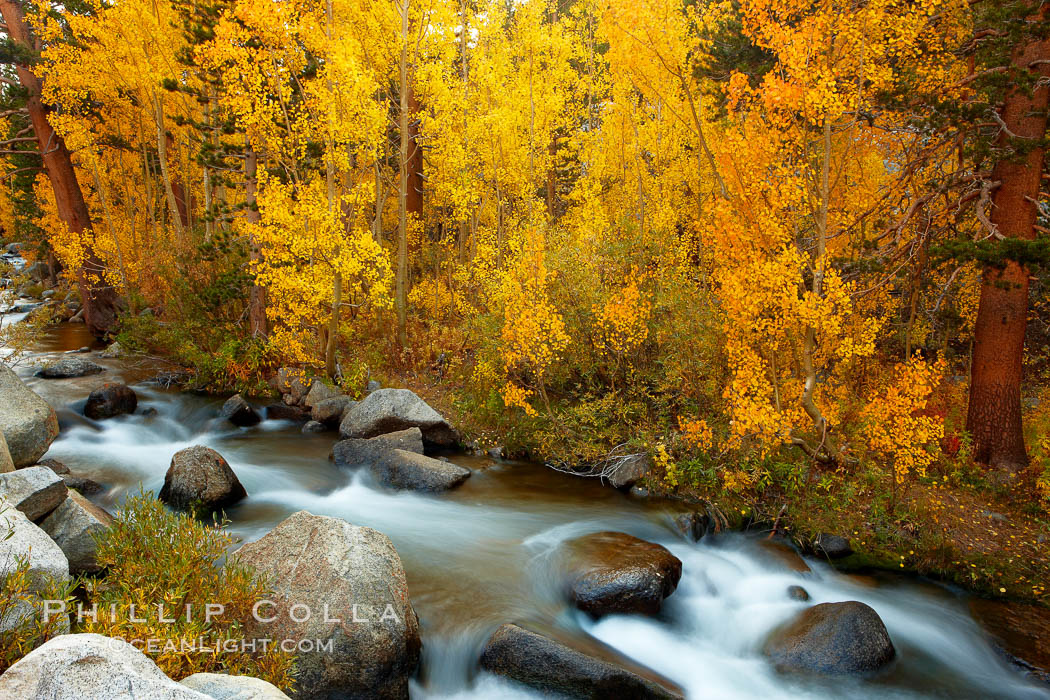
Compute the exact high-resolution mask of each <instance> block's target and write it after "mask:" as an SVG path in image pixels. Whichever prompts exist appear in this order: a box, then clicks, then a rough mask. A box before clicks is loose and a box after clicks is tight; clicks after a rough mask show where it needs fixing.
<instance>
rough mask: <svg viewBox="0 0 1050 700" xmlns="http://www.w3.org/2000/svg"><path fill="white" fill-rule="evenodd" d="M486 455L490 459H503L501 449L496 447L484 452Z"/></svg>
mask: <svg viewBox="0 0 1050 700" xmlns="http://www.w3.org/2000/svg"><path fill="white" fill-rule="evenodd" d="M486 454H487V455H488V456H489V457H490V458H492V459H503V448H502V447H499V446H496V447H490V448H489V449H488V450H486Z"/></svg>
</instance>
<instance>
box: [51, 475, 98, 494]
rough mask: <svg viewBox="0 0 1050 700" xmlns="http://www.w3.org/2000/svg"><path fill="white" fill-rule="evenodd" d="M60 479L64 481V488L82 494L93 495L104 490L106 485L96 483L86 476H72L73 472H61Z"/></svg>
mask: <svg viewBox="0 0 1050 700" xmlns="http://www.w3.org/2000/svg"><path fill="white" fill-rule="evenodd" d="M62 481H64V482H65V484H66V488H67V489H70V490H71V491H77V492H79V493H81V494H82V495H84V496H93V495H95V494H96V493H102V492H103V491H105V490H106V487H105V486H103V485H102V484H100V483H98V482H97V481H95V480H94V479H89V478H87V477H86V476H74V475H73V474H63V475H62Z"/></svg>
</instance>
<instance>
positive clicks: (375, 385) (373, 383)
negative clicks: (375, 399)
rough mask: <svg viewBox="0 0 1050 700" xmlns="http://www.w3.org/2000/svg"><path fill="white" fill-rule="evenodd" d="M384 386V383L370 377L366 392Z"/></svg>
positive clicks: (369, 392) (368, 392)
mask: <svg viewBox="0 0 1050 700" xmlns="http://www.w3.org/2000/svg"><path fill="white" fill-rule="evenodd" d="M382 388H383V385H382V384H380V383H379V381H378V380H376V379H369V380H368V384H366V385H365V393H366V394H371V393H372V392H373V391H379V390H380V389H382Z"/></svg>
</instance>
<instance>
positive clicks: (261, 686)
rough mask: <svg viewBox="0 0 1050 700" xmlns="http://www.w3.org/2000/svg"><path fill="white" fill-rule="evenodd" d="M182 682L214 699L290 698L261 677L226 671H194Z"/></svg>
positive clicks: (262, 699)
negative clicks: (234, 674)
mask: <svg viewBox="0 0 1050 700" xmlns="http://www.w3.org/2000/svg"><path fill="white" fill-rule="evenodd" d="M181 683H182V684H183V685H184V686H186V687H187V688H190V689H191V690H196V691H197V692H198V693H203V694H204V695H207V696H208V697H209V698H213V700H289V698H288V696H287V695H285V694H284V693H282V692H281V691H280V689H279V688H277V686H275V685H273V684H272V683H267V682H266V681H264V680H262V679H261V678H252V677H251V676H228V675H226V674H225V673H194V674H193V675H192V676H187V677H186V678H183V679H182V681H181Z"/></svg>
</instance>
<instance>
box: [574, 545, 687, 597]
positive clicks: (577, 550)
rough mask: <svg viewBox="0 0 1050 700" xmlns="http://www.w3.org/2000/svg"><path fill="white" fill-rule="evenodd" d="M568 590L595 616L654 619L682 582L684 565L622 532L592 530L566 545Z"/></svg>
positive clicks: (660, 547)
mask: <svg viewBox="0 0 1050 700" xmlns="http://www.w3.org/2000/svg"><path fill="white" fill-rule="evenodd" d="M563 554H564V561H565V571H566V584H567V585H566V587H567V589H568V592H569V596H570V597H571V599H572V602H573V604H574V605H575V606H576V607H577V608H579V609H580V610H583V611H584V612H586V613H588V614H590V615H592V616H594V617H599V616H601V615H608V614H611V613H642V614H645V615H655V614H656V613H658V612H659V611H660V605H661V604H662V603H663V600H664V598H666V597H667V596H669V595H671V594H672V593H674V591H675V589H676V588H677V587H678V581H679V580H680V579H681V578H682V562H681V560H679V559H678V557H676V556H674V555H673V554H671V553H670V552H669V551H667V549H666V548H664V547H663V546H661V545H658V544H655V543H653V542H646V541H645V540H641V539H638V538H637V537H632V536H631V535H628V534H625V533H622V532H595V533H592V534H589V535H584V536H583V537H578V538H576V539H574V540H570V541H569V542H567V543H566V544H565V547H564V552H563Z"/></svg>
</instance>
